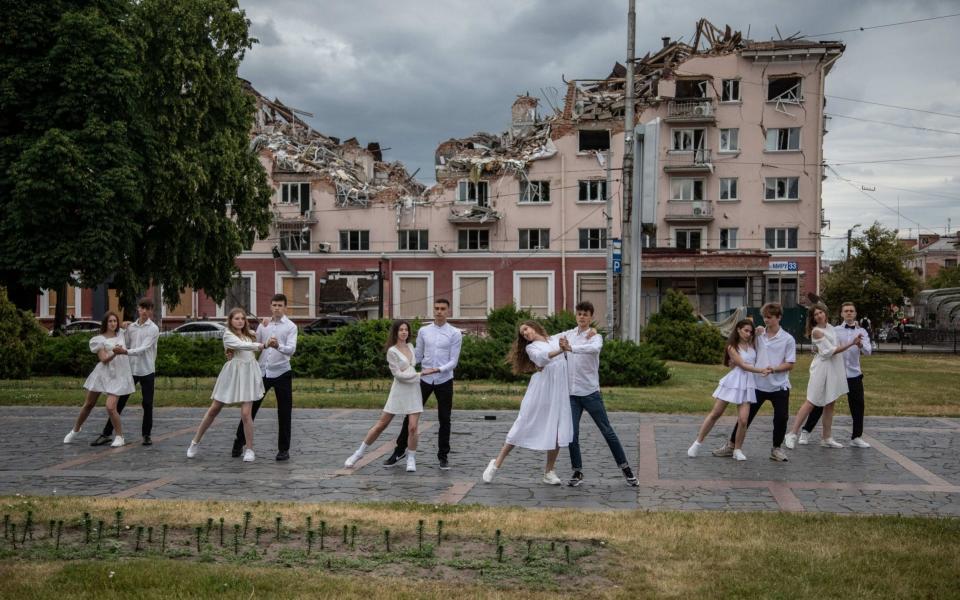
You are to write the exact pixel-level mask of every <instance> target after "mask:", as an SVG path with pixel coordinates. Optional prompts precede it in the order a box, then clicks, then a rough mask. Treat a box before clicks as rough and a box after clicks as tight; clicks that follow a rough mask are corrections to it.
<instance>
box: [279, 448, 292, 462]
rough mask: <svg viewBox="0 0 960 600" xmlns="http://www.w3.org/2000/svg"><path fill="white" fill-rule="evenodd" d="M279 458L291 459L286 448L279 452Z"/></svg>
mask: <svg viewBox="0 0 960 600" xmlns="http://www.w3.org/2000/svg"><path fill="white" fill-rule="evenodd" d="M277 460H290V453H289V452H287V451H286V450H281V451H280V452H277Z"/></svg>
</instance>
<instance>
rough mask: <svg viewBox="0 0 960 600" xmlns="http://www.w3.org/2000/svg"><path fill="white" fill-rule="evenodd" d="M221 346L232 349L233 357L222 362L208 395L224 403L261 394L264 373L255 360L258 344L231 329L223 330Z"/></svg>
mask: <svg viewBox="0 0 960 600" xmlns="http://www.w3.org/2000/svg"><path fill="white" fill-rule="evenodd" d="M223 347H224V348H227V349H229V350H233V358H231V359H230V360H228V361H227V362H226V363H224V365H223V368H221V369H220V374H219V375H217V383H215V384H214V386H213V394H211V395H210V397H211V398H212V399H214V400H216V401H217V402H223V403H224V404H237V403H240V402H254V401H256V400H259V399H260V398H263V394H264V388H263V373H262V372H261V371H260V365H259V363H257V355H256V351H257V350H259V349H260V344H258V343H257V342H251V341H249V340H243V339H240V338H239V337H237V335H236V334H235V333H233V332H232V331H226V332H224V334H223Z"/></svg>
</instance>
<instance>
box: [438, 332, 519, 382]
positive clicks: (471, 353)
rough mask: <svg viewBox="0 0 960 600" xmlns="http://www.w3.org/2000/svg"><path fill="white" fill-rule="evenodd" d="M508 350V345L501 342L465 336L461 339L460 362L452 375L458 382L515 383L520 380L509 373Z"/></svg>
mask: <svg viewBox="0 0 960 600" xmlns="http://www.w3.org/2000/svg"><path fill="white" fill-rule="evenodd" d="M509 349H510V344H509V343H507V342H504V341H502V340H498V339H494V338H480V337H476V336H472V335H466V336H464V337H463V347H462V348H461V350H460V361H459V362H458V363H457V370H456V372H455V373H454V375H455V377H456V378H457V379H460V380H469V379H496V380H498V381H517V380H519V379H522V378H521V377H517V376H516V375H514V374H513V373H512V372H511V371H510V365H508V364H507V351H508V350H509Z"/></svg>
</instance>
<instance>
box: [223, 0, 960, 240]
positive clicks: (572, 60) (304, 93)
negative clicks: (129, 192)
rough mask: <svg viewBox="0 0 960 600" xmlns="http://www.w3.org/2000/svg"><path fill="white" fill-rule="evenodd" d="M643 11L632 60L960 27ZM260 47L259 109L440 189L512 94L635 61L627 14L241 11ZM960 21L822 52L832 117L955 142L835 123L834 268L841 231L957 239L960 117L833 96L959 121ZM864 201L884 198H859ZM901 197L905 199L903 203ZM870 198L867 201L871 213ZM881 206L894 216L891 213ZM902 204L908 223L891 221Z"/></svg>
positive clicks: (951, 5)
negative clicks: (371, 151) (674, 47)
mask: <svg viewBox="0 0 960 600" xmlns="http://www.w3.org/2000/svg"><path fill="white" fill-rule="evenodd" d="M718 4H721V3H717V2H698V1H687V2H670V3H667V2H662V1H660V2H646V1H643V0H638V1H637V55H638V56H642V55H643V54H645V53H646V52H647V51H648V50H653V49H656V48H657V47H659V46H660V45H661V42H660V38H661V37H662V36H666V35H669V36H671V37H673V38H675V39H676V38H678V37H683V38H684V39H685V40H686V41H690V39H691V37H692V35H693V33H694V26H695V23H696V21H697V19H699V18H700V17H706V18H708V19H709V20H710V21H711V22H713V23H714V24H715V25H717V26H718V27H720V28H722V27H723V26H724V25H725V24H730V25H731V27H733V28H734V29H740V30H741V31H742V32H743V33H744V35H745V36H746V35H747V32H748V29H749V34H750V35H749V37H751V38H752V39H755V40H767V39H771V38H775V37H777V33H776V29H775V26H776V27H779V29H780V32H781V33H782V34H783V35H784V36H789V35H791V34H793V33H795V32H797V31H801V32H803V33H804V34H807V35H814V34H819V33H828V32H836V31H840V30H846V29H853V28H857V27H870V26H874V25H883V24H888V23H895V22H901V21H909V20H914V19H923V18H929V17H935V16H941V15H948V14H952V13H960V2H958V1H957V0H953V1H946V0H944V1H938V0H930V1H927V0H923V1H917V2H910V1H905V0H891V1H886V0H874V1H849V2H838V1H837V0H809V1H806V2H795V1H780V0H741V1H738V2H726V3H723V4H724V5H726V6H724V7H723V8H722V9H721V8H720V7H719V6H718ZM240 5H241V7H242V8H243V9H244V10H245V11H246V12H247V16H248V17H249V18H250V20H251V21H252V22H253V26H252V33H253V35H254V36H255V37H257V38H259V40H260V43H259V44H258V45H257V46H255V47H254V49H253V50H252V51H250V52H249V53H248V54H247V56H246V58H245V59H244V61H243V64H242V65H241V67H240V74H241V76H242V77H244V78H246V79H248V80H250V81H251V82H252V83H253V85H254V86H255V87H256V88H257V89H258V90H260V92H262V93H263V94H265V95H267V96H269V97H271V98H272V97H279V98H280V99H281V100H283V101H284V102H285V103H286V104H288V105H290V106H294V107H296V108H299V109H302V110H305V111H309V112H311V113H313V114H314V115H315V117H314V118H309V119H307V120H308V121H309V122H310V123H311V124H312V125H313V126H314V127H315V128H316V129H318V130H319V131H322V132H324V133H326V134H329V135H333V136H337V137H340V138H341V139H347V138H350V137H356V138H357V139H359V140H360V142H361V143H362V144H366V143H367V142H369V141H379V142H380V144H381V146H383V147H384V148H389V150H387V151H386V152H385V159H386V160H391V161H392V160H400V161H403V162H404V163H405V164H406V165H407V167H408V168H409V169H410V171H411V172H413V171H414V170H416V169H418V168H419V169H420V172H419V174H418V175H417V178H418V179H420V180H421V181H423V182H425V183H432V182H433V180H434V179H433V153H434V150H435V149H436V146H437V144H438V143H439V142H441V141H444V140H446V139H448V138H451V137H463V136H467V135H470V134H472V133H474V132H476V131H489V132H491V133H499V132H501V131H503V130H504V129H506V127H507V126H508V125H509V120H510V105H511V103H512V102H513V100H514V99H515V98H516V96H517V94H521V93H524V92H529V93H530V94H532V95H536V96H539V97H540V98H541V107H542V108H541V112H542V113H546V112H548V111H549V106H548V102H553V103H554V104H558V103H560V102H562V98H563V91H564V86H563V81H562V79H561V77H566V78H567V79H571V78H600V77H605V76H606V75H607V74H609V72H610V69H611V67H612V66H613V64H614V62H615V61H617V60H619V61H621V62H623V61H624V58H625V56H626V12H627V1H626V0H536V1H534V0H529V1H527V0H486V1H483V2H476V1H466V0H405V1H400V2H398V1H396V0H355V1H353V2H342V1H333V0H327V1H308V0H300V1H296V0H269V1H267V0H240ZM958 28H960V17H954V18H949V19H939V20H933V21H927V22H920V23H913V24H907V25H900V26H895V27H885V28H879V29H872V30H867V31H856V32H853V33H842V34H835V35H829V36H826V37H822V38H820V39H840V40H842V41H843V42H844V43H846V45H847V50H846V52H845V54H844V56H843V58H841V59H840V61H839V62H838V63H837V65H836V66H835V67H834V69H833V71H832V72H831V74H830V76H829V77H828V78H827V95H828V101H827V111H828V113H834V114H837V115H845V116H850V117H857V118H859V119H871V120H874V121H885V122H890V123H896V124H899V125H906V126H912V127H923V128H927V129H940V130H947V131H953V132H957V133H956V134H950V133H938V132H932V131H920V130H916V129H909V128H903V127H895V126H892V125H887V124H879V123H870V122H862V121H857V120H852V119H846V118H839V117H837V118H834V119H832V120H831V121H830V123H829V124H828V129H829V130H830V133H829V134H828V135H827V136H826V141H825V150H824V154H825V156H826V159H827V161H828V162H830V163H835V164H837V165H838V166H836V170H837V171H838V172H839V173H840V174H841V175H842V176H843V177H845V178H847V179H849V180H854V181H855V182H856V184H850V183H846V182H844V181H841V180H839V179H838V178H837V177H835V176H833V174H832V173H831V174H830V177H829V178H828V179H827V181H826V182H825V183H824V190H823V193H824V206H825V209H826V218H827V219H829V220H830V222H831V225H830V229H829V230H824V235H825V236H827V239H826V242H825V250H826V256H827V257H828V258H835V257H837V256H839V254H840V253H841V252H842V249H843V248H844V246H845V236H846V230H847V229H848V228H850V227H852V226H853V225H855V224H858V223H859V224H862V225H864V226H866V225H869V224H870V223H872V222H873V221H880V222H881V223H882V224H884V225H886V226H888V227H897V226H898V224H899V227H900V228H901V230H902V232H903V233H902V235H903V236H906V235H907V230H908V228H910V229H911V231H910V232H911V233H912V234H914V235H915V234H916V232H917V228H918V224H919V226H922V227H923V228H924V231H935V232H938V233H944V231H945V228H946V227H947V219H948V218H950V219H951V220H952V223H951V231H953V232H955V231H956V230H957V229H958V228H960V158H958V157H956V156H954V157H952V158H939V159H928V160H920V161H909V162H907V161H905V162H899V163H875V164H851V165H840V164H839V163H844V162H851V163H853V162H855V163H863V162H865V161H879V160H887V159H902V158H913V157H929V156H942V155H960V118H958V117H948V116H938V115H933V114H927V113H922V112H915V111H908V110H901V109H894V108H885V107H881V106H875V105H872V104H866V103H863V102H851V101H848V100H841V99H838V98H835V97H833V98H831V97H830V96H842V97H846V98H853V99H857V100H865V101H870V102H879V103H883V104H892V105H897V106H903V107H911V108H919V109H924V110H927V111H934V112H941V113H950V114H953V115H960V67H958V66H957V61H958V57H960V36H958V35H957V34H956V31H957V30H958ZM861 186H866V187H868V188H869V189H872V190H874V191H866V192H864V191H863V190H861V189H860V188H861ZM896 188H901V189H896ZM868 194H869V196H872V197H873V198H872V199H871V198H870V197H868ZM881 203H882V204H886V205H887V206H888V207H889V208H884V207H883V206H882V205H881ZM898 205H899V211H900V215H901V216H899V217H898V215H897V213H896V210H897V206H898Z"/></svg>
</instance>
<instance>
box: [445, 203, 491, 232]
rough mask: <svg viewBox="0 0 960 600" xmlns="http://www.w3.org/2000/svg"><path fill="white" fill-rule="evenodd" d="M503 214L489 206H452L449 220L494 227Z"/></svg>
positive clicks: (461, 223) (469, 224)
mask: <svg viewBox="0 0 960 600" xmlns="http://www.w3.org/2000/svg"><path fill="white" fill-rule="evenodd" d="M502 216H503V215H501V214H500V213H499V212H497V211H495V210H493V209H492V208H490V207H489V206H471V207H469V208H451V209H450V215H449V216H448V217H447V221H448V222H449V223H450V224H452V225H468V226H473V227H492V226H493V225H495V224H496V223H497V222H498V221H499V220H500V218H501V217H502Z"/></svg>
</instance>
